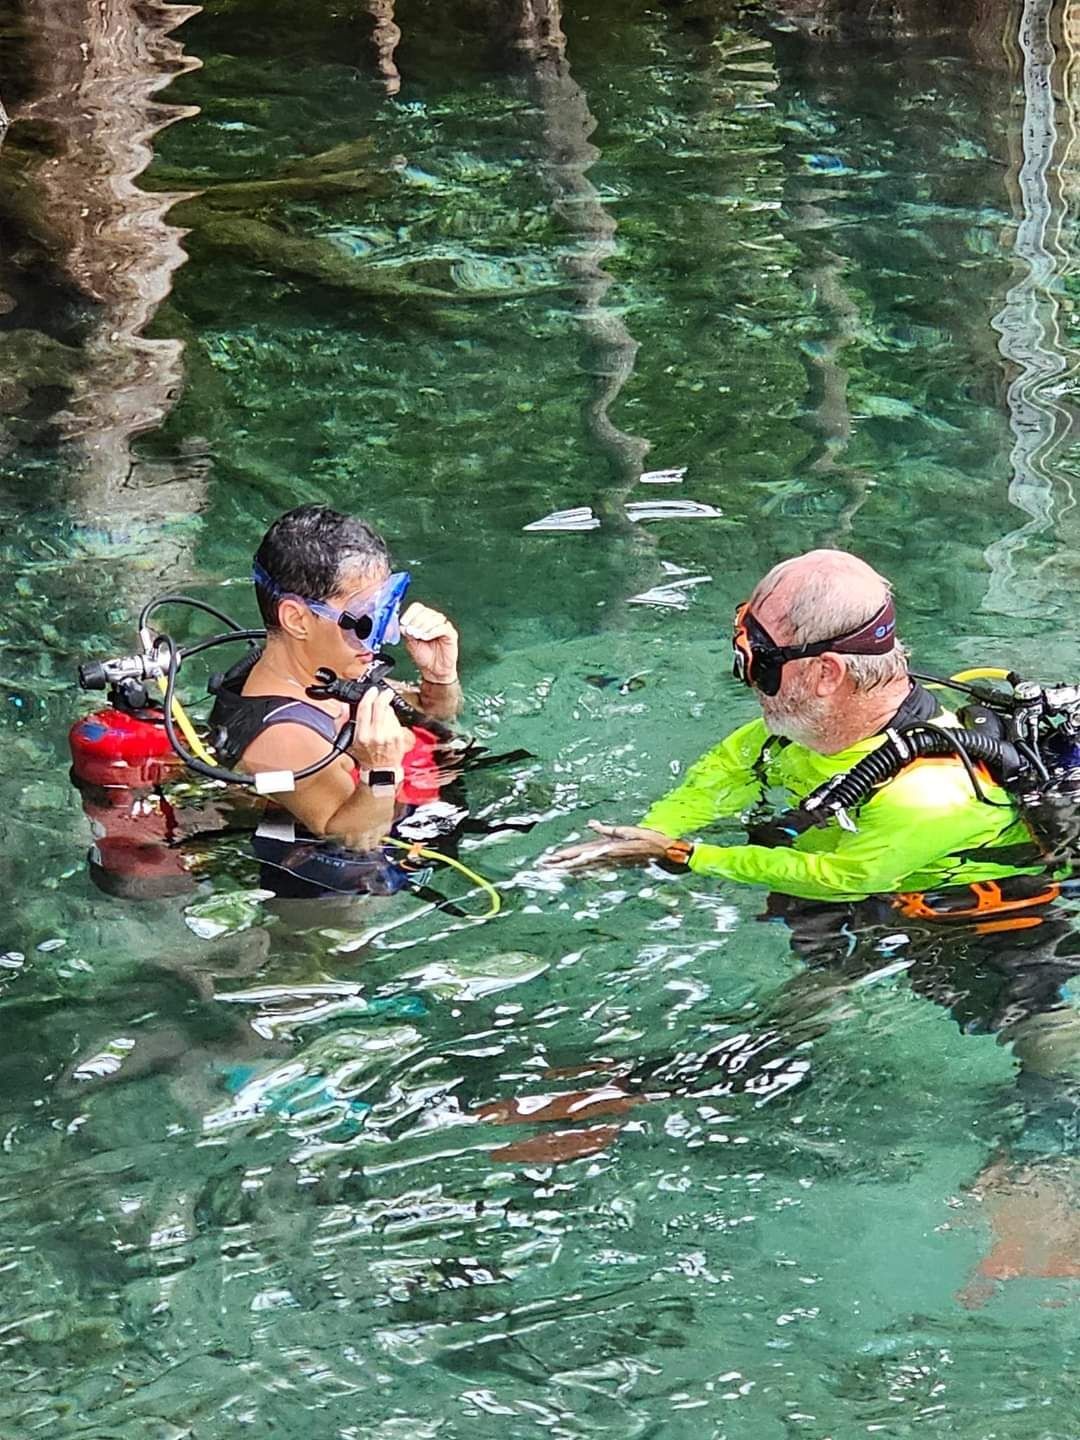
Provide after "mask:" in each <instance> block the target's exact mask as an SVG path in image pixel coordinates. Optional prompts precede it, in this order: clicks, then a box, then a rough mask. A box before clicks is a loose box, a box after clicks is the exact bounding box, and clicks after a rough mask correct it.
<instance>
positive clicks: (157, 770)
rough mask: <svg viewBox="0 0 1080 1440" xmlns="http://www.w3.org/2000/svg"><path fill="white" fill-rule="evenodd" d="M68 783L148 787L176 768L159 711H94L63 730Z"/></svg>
mask: <svg viewBox="0 0 1080 1440" xmlns="http://www.w3.org/2000/svg"><path fill="white" fill-rule="evenodd" d="M68 744H69V745H70V747H71V774H72V779H74V780H76V781H82V782H84V783H85V784H88V785H123V786H132V785H134V786H137V787H149V786H152V785H157V784H158V783H159V782H160V781H162V780H164V779H165V777H166V776H167V775H168V774H170V773H171V772H172V771H173V770H175V769H176V766H177V760H176V756H175V755H174V754H173V750H172V746H171V745H170V744H169V738H168V736H167V735H166V734H165V726H164V724H163V722H162V720H161V711H160V710H145V711H141V712H140V713H138V714H133V713H132V712H131V711H129V710H115V709H112V708H109V709H106V710H95V711H94V713H93V714H92V715H84V716H83V718H82V719H81V720H76V721H75V724H74V725H73V726H72V727H71V729H70V731H69V732H68Z"/></svg>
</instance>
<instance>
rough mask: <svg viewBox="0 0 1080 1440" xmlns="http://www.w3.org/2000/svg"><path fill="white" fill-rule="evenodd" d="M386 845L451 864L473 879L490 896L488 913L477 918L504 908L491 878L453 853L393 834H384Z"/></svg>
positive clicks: (485, 917) (474, 883) (438, 862)
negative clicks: (479, 873) (446, 852)
mask: <svg viewBox="0 0 1080 1440" xmlns="http://www.w3.org/2000/svg"><path fill="white" fill-rule="evenodd" d="M383 844H384V845H394V846H396V847H397V848H398V849H399V850H408V851H409V853H410V854H411V855H419V856H422V857H423V859H425V860H432V861H434V862H435V863H436V864H437V865H449V867H450V869H451V870H456V871H457V872H458V873H459V874H460V875H464V876H465V879H466V880H470V881H472V883H473V885H475V886H476V888H477V889H478V890H482V891H483V892H484V894H485V895H486V896H487V897H488V907H489V908H488V912H487V914H486V915H477V916H475V919H477V920H490V919H492V917H493V916H495V915H497V914H498V913H499V911H500V910H501V909H502V896H501V895H500V894H499V892H498V891H497V890H496V889H495V886H494V885H492V883H491V881H490V880H485V879H484V877H483V875H478V874H477V873H476V871H475V870H470V869H469V867H468V866H467V865H463V864H462V863H461V861H460V860H455V859H454V857H453V856H452V855H440V853H439V852H438V850H429V849H427V847H426V846H424V845H413V844H411V843H410V842H409V841H408V840H398V839H395V837H394V836H393V835H384V836H383Z"/></svg>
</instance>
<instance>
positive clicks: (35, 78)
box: [0, 0, 204, 573]
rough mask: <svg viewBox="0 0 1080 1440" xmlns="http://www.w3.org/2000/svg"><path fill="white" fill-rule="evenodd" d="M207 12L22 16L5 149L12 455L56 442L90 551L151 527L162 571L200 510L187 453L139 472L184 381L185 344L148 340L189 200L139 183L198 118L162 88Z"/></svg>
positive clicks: (107, 8)
mask: <svg viewBox="0 0 1080 1440" xmlns="http://www.w3.org/2000/svg"><path fill="white" fill-rule="evenodd" d="M196 12H197V7H193V6H184V5H166V4H161V3H149V4H137V3H135V0H103V3H100V4H98V3H90V0H63V3H58V4H54V5H50V6H47V7H36V8H35V9H34V10H33V12H32V13H30V12H29V11H28V12H26V13H25V14H24V16H23V17H22V28H21V31H20V35H19V45H18V53H19V58H20V62H21V64H20V76H21V84H20V89H21V92H22V93H21V94H20V95H19V98H18V100H17V102H14V103H12V104H11V121H12V124H11V129H10V132H9V134H8V138H7V143H6V145H5V147H4V150H3V152H2V154H0V165H2V167H3V172H4V180H5V184H4V187H3V191H4V194H3V198H2V199H0V220H2V224H3V228H4V231H5V232H6V234H7V238H8V244H7V245H6V246H5V251H6V258H5V260H4V261H3V262H0V288H2V290H3V291H4V294H5V297H6V298H5V301H4V307H5V312H6V313H5V315H4V322H3V323H4V329H3V332H2V333H0V353H2V354H3V356H4V359H5V370H6V372H7V375H8V376H9V377H14V378H12V379H9V380H8V381H6V382H5V385H4V389H3V393H2V395H0V408H2V410H3V412H4V414H5V419H6V423H5V426H4V428H5V431H6V440H5V443H6V445H7V448H8V452H9V454H11V453H12V447H13V446H18V445H19V444H20V443H28V444H30V445H40V444H41V442H42V441H45V442H46V443H55V444H57V445H58V446H59V447H60V454H61V455H63V456H64V457H66V459H67V460H68V462H69V463H68V466H67V467H66V468H68V470H69V473H70V476H71V481H70V500H71V507H72V512H73V516H74V518H75V520H76V522H77V524H79V523H81V524H82V525H83V526H89V527H91V529H90V534H89V536H88V540H89V543H90V544H91V547H92V548H99V547H100V546H101V544H102V543H104V544H105V545H106V548H107V549H108V548H109V545H110V543H111V541H110V539H109V537H107V536H106V535H105V534H104V532H100V533H99V530H98V527H100V525H101V521H102V517H103V516H105V515H108V517H109V522H108V524H109V531H110V532H111V534H112V537H113V538H115V537H116V536H123V535H125V534H126V535H127V537H128V538H127V540H126V541H123V542H122V543H123V544H128V545H129V544H130V540H131V535H132V533H133V531H134V532H138V533H139V534H140V535H141V536H142V541H143V542H145V540H146V538H148V535H149V534H150V533H151V531H150V530H146V531H145V533H144V527H148V526H149V527H151V530H152V532H153V534H154V538H155V545H154V553H155V558H156V560H157V562H158V568H159V570H160V572H161V573H164V572H165V571H166V570H169V569H171V568H172V567H173V566H174V565H175V563H176V562H177V560H178V558H179V557H178V554H177V551H176V549H175V547H170V546H169V545H168V544H165V545H162V544H161V543H160V542H161V539H162V535H161V527H160V521H161V519H162V517H163V516H164V517H168V516H173V517H179V516H187V515H190V514H192V513H194V512H197V511H198V510H199V509H200V508H201V503H202V498H203V491H204V484H203V480H204V466H203V465H202V463H201V462H198V461H192V460H190V459H189V458H187V457H180V458H179V459H178V461H177V463H176V464H169V465H163V466H161V465H155V466H147V465H142V464H140V463H139V462H138V460H137V458H136V457H135V455H134V454H133V451H132V440H133V438H134V437H135V436H137V435H139V434H141V433H143V432H145V431H147V430H150V429H152V428H154V427H156V426H157V425H159V424H160V423H161V421H162V419H163V418H164V417H165V415H166V414H167V413H168V412H169V410H170V409H171V407H172V405H173V404H174V402H175V400H176V397H177V395H178V393H179V390H180V388H181V383H182V369H181V353H182V347H181V344H180V342H179V341H178V340H172V339H150V338H148V337H147V336H146V334H145V331H146V328H147V326H148V324H149V322H150V320H151V319H152V317H153V315H154V313H155V311H156V310H157V308H158V306H159V305H160V304H161V302H162V300H163V299H164V298H165V297H166V296H167V295H168V293H169V289H170V285H171V278H172V274H173V272H174V270H175V269H176V267H177V266H178V265H180V264H181V263H182V262H183V260H184V258H185V256H184V252H183V249H182V248H181V244H180V241H181V237H182V234H183V232H182V231H181V230H179V229H178V228H176V227H175V226H172V225H170V224H168V222H167V220H166V212H167V211H168V209H169V207H170V206H171V205H172V204H173V203H174V201H175V200H176V199H177V198H179V197H178V196H176V195H172V194H161V193H159V194H149V193H147V192H145V191H144V190H142V189H140V188H139V185H138V183H137V178H138V176H139V175H140V174H141V173H142V172H143V171H144V170H145V168H146V166H147V165H148V164H149V161H150V159H151V154H152V151H151V145H152V142H153V139H154V136H155V135H156V134H157V133H158V132H160V131H161V130H162V129H163V128H164V127H165V126H167V125H170V124H172V123H174V122H175V121H177V120H180V119H183V118H184V117H186V116H188V115H189V114H191V113H193V112H192V111H191V110H190V109H189V108H187V107H184V106H181V105H175V104H168V103H165V102H163V101H162V100H159V99H158V98H157V92H158V91H160V90H161V89H162V88H163V87H164V86H166V85H168V84H169V83H170V82H171V81H172V80H173V79H174V78H175V77H176V76H177V75H179V74H181V73H183V72H184V71H185V70H188V69H191V68H193V67H195V66H197V64H198V63H199V62H198V61H197V60H194V59H192V58H191V57H187V56H185V55H184V53H183V47H182V45H181V44H180V43H179V41H178V40H177V39H176V38H175V37H174V35H173V32H174V31H175V29H176V28H177V27H178V26H179V25H181V24H182V23H183V22H184V21H185V20H187V19H188V18H189V17H190V16H191V15H193V14H195V13H196ZM13 458H14V457H13Z"/></svg>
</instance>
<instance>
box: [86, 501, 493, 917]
mask: <svg viewBox="0 0 1080 1440" xmlns="http://www.w3.org/2000/svg"><path fill="white" fill-rule="evenodd" d="M252 579H253V582H254V585H255V594H256V598H257V602H258V605H259V610H260V613H261V616H262V619H263V621H264V624H265V627H266V628H265V630H247V629H244V628H243V627H242V626H240V625H238V624H237V623H236V622H235V621H233V620H231V619H230V618H229V617H228V616H227V615H225V614H223V613H222V612H221V611H220V610H217V609H216V608H215V607H213V606H209V605H206V604H205V603H204V602H202V601H193V600H190V599H188V598H187V597H184V596H171V595H170V596H162V597H159V598H157V599H155V600H153V601H151V602H150V603H149V604H148V605H147V606H145V607H144V609H143V612H142V614H141V616H140V618H139V634H140V641H141V646H142V648H141V651H140V652H139V653H138V654H136V655H133V656H128V657H122V658H120V659H117V660H112V661H107V662H104V663H93V664H89V665H84V666H83V667H81V670H80V684H81V685H82V686H83V688H85V689H108V691H109V699H110V706H109V708H108V709H107V710H105V711H101V712H98V713H97V714H95V715H91V716H88V717H85V718H84V719H83V720H81V721H79V722H77V723H76V725H75V726H73V728H72V731H71V734H70V743H71V750H72V757H73V771H72V773H73V778H74V780H75V781H76V783H77V784H79V786H80V788H81V789H82V790H83V795H84V806H86V807H87V808H88V810H90V811H91V812H92V813H91V819H92V821H93V823H94V825H95V830H96V831H97V835H98V838H97V844H96V846H95V852H92V856H91V861H92V867H95V866H96V871H97V875H96V877H95V878H98V879H99V883H102V882H103V881H104V888H112V889H114V891H115V890H116V889H117V888H119V889H120V891H121V893H130V894H168V893H173V892H175V891H178V890H182V889H184V888H185V886H184V883H183V878H182V877H183V874H184V870H185V867H184V865H183V864H182V863H180V862H179V861H178V860H177V858H176V856H175V854H170V853H169V852H170V851H175V849H176V847H177V846H178V845H180V844H182V843H183V842H184V841H185V839H189V838H190V834H191V830H192V828H193V827H192V825H191V824H190V823H189V824H188V826H187V827H186V828H185V827H184V826H183V825H178V823H177V820H176V816H177V813H178V812H177V810H176V809H175V808H174V807H173V806H172V805H171V804H170V803H169V801H168V797H167V796H165V795H164V793H163V790H162V785H163V782H164V781H165V780H167V779H169V778H170V777H172V778H175V776H176V774H177V772H178V770H180V769H181V767H183V768H185V769H186V770H188V771H190V772H193V773H194V774H195V775H196V776H200V777H204V778H206V779H209V780H212V781H223V782H225V783H226V784H227V785H228V786H234V787H242V789H243V791H244V792H245V793H246V794H247V795H248V796H249V797H250V798H253V799H258V798H259V797H264V798H265V801H266V804H265V806H264V807H263V813H261V815H260V817H259V823H258V827H257V829H256V830H255V835H254V840H253V845H254V850H255V855H256V857H257V858H258V860H259V862H260V866H261V875H260V879H261V884H262V886H263V888H265V889H268V890H270V891H272V892H273V893H274V894H275V895H277V896H278V897H280V898H317V897H322V896H327V895H342V894H344V895H355V894H358V893H360V894H365V893H366V894H370V893H382V894H387V893H393V892H395V891H396V890H399V889H401V888H403V887H404V886H405V885H413V886H414V888H415V887H417V886H419V885H420V884H421V883H422V882H423V880H424V879H426V877H427V875H428V874H430V864H429V863H428V862H429V861H431V860H432V859H433V858H434V859H436V860H437V859H442V860H443V862H444V863H446V864H448V865H451V866H453V867H455V868H459V869H460V868H463V867H461V866H460V862H457V861H455V860H454V859H453V857H448V856H446V855H441V856H439V855H433V852H431V851H430V850H429V849H428V847H427V846H426V845H425V844H424V843H423V840H426V839H428V838H432V837H433V836H438V835H440V834H449V833H451V832H452V831H453V830H454V829H456V828H458V827H459V826H460V823H461V822H462V821H463V820H464V818H465V816H466V814H467V812H466V810H465V809H464V808H463V807H461V806H460V805H458V804H455V803H453V802H452V801H451V800H448V799H447V798H446V795H445V791H446V787H447V785H448V784H450V783H452V782H453V780H454V779H456V778H457V776H458V775H459V774H460V771H461V768H462V766H463V765H464V764H466V763H474V764H475V763H480V764H484V763H487V764H491V763H494V758H492V757H488V758H486V759H485V760H483V761H479V762H477V761H476V759H475V757H476V754H477V747H476V746H474V745H473V744H472V743H471V742H467V741H466V740H464V739H463V738H459V737H457V736H455V734H454V732H453V730H452V729H451V728H450V726H449V724H448V722H449V721H451V720H453V719H454V718H455V717H456V716H457V714H458V712H459V710H460V708H461V699H462V697H461V688H460V684H459V681H458V674H457V658H458V638H457V632H456V630H455V629H454V627H453V625H452V624H451V623H450V621H449V620H447V618H446V617H445V616H444V615H442V614H441V613H440V612H439V611H437V610H434V609H431V608H429V607H428V606H425V605H421V604H416V603H414V604H411V605H409V606H408V607H407V608H406V609H404V611H403V610H402V604H403V600H404V598H405V595H406V592H407V590H408V588H409V584H410V576H409V574H408V573H407V572H397V573H393V572H392V571H391V567H390V562H389V554H388V550H387V547H386V544H385V542H384V541H383V539H382V538H381V536H379V535H378V534H377V532H376V531H375V530H373V529H372V528H371V527H370V526H369V525H367V524H366V522H364V521H363V520H359V519H356V518H353V517H349V516H345V515H342V514H340V513H338V512H337V511H334V510H331V509H330V508H328V507H326V506H322V505H305V506H301V507H299V508H297V509H295V510H291V511H289V512H288V513H287V514H285V515H283V516H281V517H280V518H279V519H278V520H277V521H275V523H274V524H273V525H272V526H271V527H270V529H269V530H268V531H267V533H266V535H265V536H264V537H263V540H262V542H261V544H260V546H259V548H258V550H257V552H256V555H255V559H254V564H253V569H252ZM174 605H186V606H189V607H193V608H194V609H196V610H198V611H204V612H207V613H209V614H211V615H212V616H213V617H214V618H216V619H217V620H219V621H221V622H223V623H224V624H225V625H226V626H227V627H228V628H227V629H226V630H225V631H224V632H223V633H222V634H219V635H215V636H212V637H210V638H208V639H205V640H199V641H196V642H195V643H193V644H191V645H188V646H186V647H181V646H180V645H178V644H177V643H176V641H175V640H173V639H172V637H171V636H169V635H168V634H164V633H157V632H155V631H153V630H152V629H151V628H150V627H151V621H152V620H153V617H154V616H155V614H156V613H157V612H158V611H159V610H160V609H162V608H164V607H166V606H174ZM401 639H404V642H405V647H406V649H407V651H408V653H409V655H410V658H411V659H412V660H413V662H414V663H415V664H416V667H417V670H418V672H419V677H418V681H417V682H416V683H415V684H414V685H412V686H408V685H400V684H395V683H392V682H391V681H389V680H388V678H387V676H388V673H389V671H390V669H391V668H392V666H393V663H394V662H393V659H392V658H391V657H390V656H389V655H388V654H386V653H385V652H384V651H383V648H382V647H383V646H384V645H393V644H396V643H397V642H398V641H399V640H401ZM237 643H242V644H244V645H245V646H246V653H244V655H243V656H242V658H241V659H240V660H239V661H238V662H237V663H236V664H235V665H233V667H232V668H231V669H230V670H228V671H226V672H225V673H224V674H219V675H215V676H213V677H212V678H211V680H210V691H211V693H212V694H213V696H214V705H213V709H212V711H211V714H210V718H209V725H208V729H207V731H206V733H205V735H204V736H200V735H199V734H198V733H197V730H196V727H195V726H194V725H193V724H192V722H191V720H190V718H189V717H188V715H187V713H186V711H185V710H184V707H183V705H182V704H181V703H180V701H179V699H178V696H177V693H176V685H177V673H178V671H179V669H180V666H181V664H182V663H184V662H185V661H187V660H190V659H191V658H192V657H193V656H195V655H198V654H201V653H203V652H205V651H207V650H209V649H211V648H213V647H215V646H219V645H235V644H237ZM157 691H160V692H161V693H160V696H159V695H158V694H157ZM497 758H516V756H510V757H497ZM150 795H152V796H153V797H154V799H155V802H156V805H155V804H151V803H150V801H149V800H148V798H147V797H148V796H150ZM118 796H119V797H120V798H119V799H118V798H117V797H118ZM129 796H131V797H134V798H133V799H129ZM418 809H420V810H422V811H424V812H425V818H424V823H423V824H422V825H421V826H420V829H419V830H417V829H416V827H415V826H414V827H413V830H412V832H411V834H412V837H413V838H411V839H408V838H403V837H402V835H400V834H399V833H398V831H399V830H400V829H401V827H402V826H403V825H404V826H405V831H406V832H408V830H409V827H408V824H407V823H406V822H408V821H409V819H410V817H415V815H416V812H417V810H418ZM151 814H152V815H154V816H155V817H156V818H155V819H154V820H153V822H152V823H151V825H150V830H149V832H148V831H147V829H146V825H145V821H146V820H147V817H148V815H151ZM136 818H138V819H140V820H141V821H143V822H144V823H143V828H142V830H141V831H139V835H138V837H136V835H134V834H132V833H129V832H131V830H132V824H133V822H134V820H135V819H136ZM195 828H197V827H195ZM121 832H123V833H121ZM418 835H420V836H422V837H423V838H422V839H420V840H418V839H417V838H416V837H417V836H418ZM466 873H467V874H468V875H469V876H470V878H472V879H477V877H474V876H472V872H466ZM128 880H131V881H132V883H133V886H134V888H129V889H126V890H125V884H126V883H127V881H128ZM140 886H141V887H142V888H140ZM187 888H190V881H189V882H188V887H187ZM483 888H485V889H486V890H487V891H488V892H489V901H491V899H492V895H494V892H492V891H491V888H490V887H489V886H486V883H485V885H484V887H483ZM495 902H497V896H495V901H494V902H492V903H493V904H494V905H495V908H497V904H495Z"/></svg>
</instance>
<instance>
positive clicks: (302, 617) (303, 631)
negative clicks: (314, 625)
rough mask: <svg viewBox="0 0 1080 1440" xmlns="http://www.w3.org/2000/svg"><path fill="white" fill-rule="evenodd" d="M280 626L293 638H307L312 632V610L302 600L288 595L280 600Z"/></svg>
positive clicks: (278, 614)
mask: <svg viewBox="0 0 1080 1440" xmlns="http://www.w3.org/2000/svg"><path fill="white" fill-rule="evenodd" d="M277 620H278V626H279V627H280V628H281V629H282V630H284V631H285V634H286V635H288V636H290V637H291V638H292V639H293V640H306V639H307V638H308V636H309V635H310V634H311V611H310V610H309V609H308V608H307V606H306V605H305V604H304V603H303V601H301V600H294V599H292V597H291V596H289V595H286V596H285V598H284V599H283V600H279V601H278V609H277Z"/></svg>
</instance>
